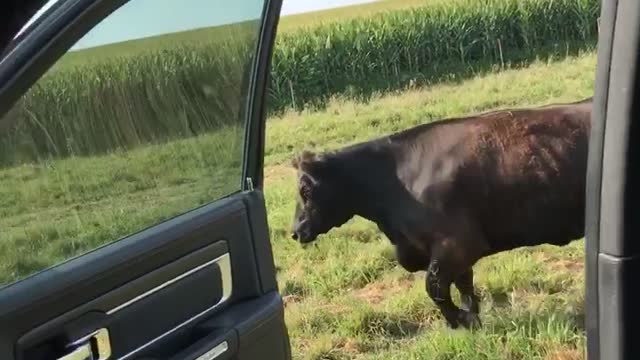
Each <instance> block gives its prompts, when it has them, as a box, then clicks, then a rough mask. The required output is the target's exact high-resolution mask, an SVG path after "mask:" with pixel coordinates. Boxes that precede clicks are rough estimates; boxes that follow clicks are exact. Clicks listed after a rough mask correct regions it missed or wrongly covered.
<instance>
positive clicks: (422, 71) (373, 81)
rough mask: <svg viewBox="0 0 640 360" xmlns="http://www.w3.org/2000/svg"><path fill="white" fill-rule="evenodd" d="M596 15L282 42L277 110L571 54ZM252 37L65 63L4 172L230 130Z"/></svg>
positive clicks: (425, 25) (569, 8)
mask: <svg viewBox="0 0 640 360" xmlns="http://www.w3.org/2000/svg"><path fill="white" fill-rule="evenodd" d="M388 4H391V3H388ZM394 4H395V3H394ZM398 4H400V3H398ZM411 4H414V3H413V2H411ZM376 6H382V7H384V8H385V9H386V7H387V6H388V8H392V6H391V5H387V3H384V4H383V5H379V4H377V5H376ZM380 9H382V8H380ZM598 9H599V1H598V0H482V1H477V0H455V1H444V0H429V1H426V2H425V3H424V6H422V7H411V6H410V7H409V8H402V9H399V10H394V11H382V10H380V11H382V12H380V11H378V12H375V13H373V14H372V15H370V16H366V17H356V18H351V19H350V20H345V21H341V22H330V23H323V24H320V25H316V26H313V27H309V28H303V29H301V30H299V31H296V32H286V31H284V32H282V33H281V34H280V35H279V36H278V38H277V42H276V47H275V50H274V54H273V63H272V74H271V75H272V76H271V80H272V81H271V84H270V88H269V95H268V96H269V107H270V113H271V114H276V113H281V112H282V111H286V109H289V108H296V109H303V108H309V107H314V108H322V107H324V106H326V104H327V102H328V101H329V100H330V99H331V98H332V97H334V96H341V97H346V98H353V99H367V98H369V97H370V96H372V95H373V94H375V93H380V92H382V93H384V92H390V91H394V90H397V89H402V88H405V87H406V86H408V85H410V84H411V85H413V86H421V85H425V84H433V83H437V82H441V81H443V80H447V81H451V80H454V81H460V80H461V79H465V78H468V77H470V76H473V75H474V74H477V73H482V72H487V71H492V70H493V67H494V66H497V67H498V68H501V69H504V68H509V67H510V66H526V64H528V63H530V62H531V61H533V60H534V59H536V58H542V59H550V58H554V57H557V56H559V55H560V56H563V55H567V54H575V53H576V52H579V51H580V50H583V49H587V48H589V47H593V44H594V40H595V36H596V34H597V30H596V17H597V15H598ZM347 14H349V12H347ZM540 19H544V21H541V20H540ZM257 26H258V24H257V22H256V21H247V22H245V23H241V24H235V25H233V26H223V27H217V28H212V29H202V30H194V31H191V32H185V33H180V34H173V35H168V36H161V37H155V38H150V39H143V40H136V41H128V42H124V43H121V44H114V45H108V46H104V47H98V48H94V49H89V50H86V51H80V52H74V53H70V54H68V56H67V57H66V59H65V60H63V61H62V62H61V63H60V64H59V65H58V66H56V68H54V69H53V70H52V71H51V73H49V74H48V75H47V76H45V77H44V79H43V80H41V81H39V82H38V84H37V85H36V86H35V87H34V88H33V89H32V90H31V91H30V92H29V93H28V94H27V96H26V97H25V98H24V101H23V102H22V106H21V107H19V108H17V110H16V111H15V112H14V113H13V114H12V118H11V119H10V121H7V123H8V125H6V126H7V127H8V128H9V129H8V131H3V133H2V136H0V166H11V165H15V164H21V163H26V162H29V161H34V160H38V159H39V158H40V157H43V156H44V157H47V156H50V157H54V158H64V157H68V156H89V155H99V154H104V153H108V152H109V151H111V150H112V149H114V148H132V147H136V146H141V145H147V144H155V143H160V142H164V141H168V140H174V139H180V138H186V137H189V136H194V135H202V134H206V133H208V132H211V131H214V130H215V129H217V128H219V127H224V126H227V125H228V124H230V123H235V121H236V120H237V119H238V117H239V116H241V114H242V110H241V109H242V106H243V105H244V104H243V103H239V102H238V99H239V97H240V96H239V94H240V92H241V91H243V89H244V87H242V86H243V81H244V80H245V78H244V74H245V70H248V69H249V67H250V61H251V54H252V51H253V50H254V47H255V41H256V39H257ZM207 34H208V35H210V36H207ZM212 38H213V39H215V40H211V39H212ZM176 43H179V44H180V46H177V47H176V46H175V44H176ZM496 64H497V65H496ZM70 139H72V140H73V141H70ZM15 148H19V149H20V151H18V152H15V151H13V149H15Z"/></svg>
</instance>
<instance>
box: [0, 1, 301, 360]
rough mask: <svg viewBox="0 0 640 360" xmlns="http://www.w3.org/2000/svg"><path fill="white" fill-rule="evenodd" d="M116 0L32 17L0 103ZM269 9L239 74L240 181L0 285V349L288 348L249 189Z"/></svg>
mask: <svg viewBox="0 0 640 360" xmlns="http://www.w3.org/2000/svg"><path fill="white" fill-rule="evenodd" d="M133 1H135V0H133ZM125 3H127V1H122V0H119V1H89V0H77V1H68V2H67V3H65V4H62V5H60V6H58V7H57V9H56V11H55V12H54V13H53V15H50V16H48V17H46V18H45V19H43V20H42V21H40V22H39V25H38V27H37V28H35V29H33V30H32V31H31V32H29V33H28V34H27V35H25V36H24V43H20V44H18V45H17V46H16V47H14V48H13V49H12V53H11V54H10V55H9V56H8V57H7V58H5V59H4V60H3V61H2V62H1V63H0V114H3V113H4V112H6V111H7V110H8V109H10V108H11V106H12V105H13V104H14V103H15V101H16V100H18V98H19V97H20V96H21V94H22V93H24V92H25V91H27V90H28V89H29V87H30V86H31V85H32V84H33V83H35V82H36V81H37V80H38V78H39V77H40V76H41V75H42V74H43V73H45V71H46V69H47V68H48V67H50V66H52V65H53V64H54V63H55V61H56V60H57V59H58V58H59V57H60V56H62V55H64V54H65V51H66V49H68V48H69V47H70V46H72V45H73V43H74V42H75V41H76V40H77V39H79V38H80V37H82V36H83V34H84V33H86V32H87V31H88V30H89V29H90V28H92V27H93V26H95V25H96V24H97V23H98V22H99V21H100V20H101V19H102V18H104V17H106V16H107V15H109V14H111V13H113V11H115V10H116V9H118V7H120V6H121V5H123V4H125ZM279 10H280V1H266V2H265V5H264V10H263V11H264V13H263V19H262V20H261V21H262V26H261V28H260V34H259V43H258V46H257V48H256V53H255V54H254V61H253V63H251V64H250V67H251V70H250V71H249V72H248V75H250V76H248V78H247V79H246V80H247V82H246V84H247V87H248V89H249V92H250V94H251V95H250V96H249V97H248V99H247V112H246V118H247V120H248V121H247V122H246V131H245V144H244V148H245V150H244V151H245V153H244V154H245V155H244V160H243V161H244V162H243V167H242V169H243V171H242V178H241V179H240V178H239V179H238V182H239V183H241V184H242V185H241V186H240V188H241V190H240V191H238V192H236V193H232V194H230V195H228V196H226V197H224V198H221V199H219V200H216V201H214V202H211V203H208V204H205V205H203V206H200V207H198V208H196V209H192V210H190V211H188V212H186V213H183V214H180V215H178V216H174V217H172V218H170V219H168V220H165V221H163V222H160V223H158V224H156V225H153V226H150V227H148V228H146V229H142V230H140V231H137V232H135V233H133V234H130V235H128V236H126V237H124V238H122V239H120V240H118V241H115V242H111V243H108V244H106V245H102V246H100V247H98V248H96V249H94V250H92V251H90V252H87V253H84V254H82V255H80V256H77V257H74V258H71V259H69V260H67V261H64V262H63V263H60V264H57V265H55V266H54V267H50V268H47V269H45V270H43V271H41V272H38V273H35V274H33V275H31V276H29V277H26V278H24V279H21V280H20V281H17V282H15V283H13V284H9V285H8V286H6V287H5V288H1V289H0V358H2V359H3V360H4V359H6V360H14V359H15V360H32V359H34V360H37V359H58V358H63V359H64V358H65V356H67V357H68V356H69V354H73V353H74V352H75V353H77V354H80V353H81V352H83V351H89V350H90V351H91V352H92V356H94V357H95V356H99V355H100V351H106V350H105V349H107V347H108V351H109V357H108V359H214V358H215V359H274V360H278V359H289V358H290V357H291V355H290V350H289V340H288V335H287V331H286V326H285V324H284V313H283V304H282V300H281V298H280V295H279V293H278V290H277V283H276V279H275V266H274V263H273V254H272V250H271V245H270V243H269V231H268V223H267V213H266V209H265V205H264V197H263V194H262V191H261V186H262V164H263V162H262V156H263V153H264V116H265V115H264V114H265V103H264V100H263V98H264V94H265V87H266V83H267V79H268V68H269V60H270V54H271V46H272V44H273V38H274V36H275V27H276V25H277V20H278V15H279ZM113 240H117V239H113ZM105 339H107V340H106V341H105ZM105 344H106V345H107V347H105ZM101 346H102V348H101ZM86 349H89V350H86Z"/></svg>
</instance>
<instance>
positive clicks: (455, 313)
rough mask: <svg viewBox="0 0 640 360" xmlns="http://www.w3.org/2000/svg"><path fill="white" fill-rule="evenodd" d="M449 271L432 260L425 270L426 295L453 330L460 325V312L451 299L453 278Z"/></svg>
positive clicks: (438, 262)
mask: <svg viewBox="0 0 640 360" xmlns="http://www.w3.org/2000/svg"><path fill="white" fill-rule="evenodd" d="M450 270H451V269H449V268H448V267H446V266H443V264H442V263H441V261H440V260H438V259H433V260H432V261H431V263H430V264H429V269H428V270H427V279H426V280H427V284H426V285H427V293H428V294H429V297H430V298H431V300H433V302H434V303H435V304H436V306H438V308H439V309H440V312H441V313H442V315H443V316H444V318H445V319H446V320H447V323H448V324H449V326H450V327H451V328H453V329H455V328H457V327H458V325H460V321H459V320H460V312H461V311H462V310H460V309H459V308H458V307H457V306H456V305H455V304H454V303H453V300H452V299H451V284H452V283H453V276H451V271H450Z"/></svg>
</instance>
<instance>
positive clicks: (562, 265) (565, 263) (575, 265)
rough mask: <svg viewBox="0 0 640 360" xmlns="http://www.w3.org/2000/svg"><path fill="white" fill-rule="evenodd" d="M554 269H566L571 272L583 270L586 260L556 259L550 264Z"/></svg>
mask: <svg viewBox="0 0 640 360" xmlns="http://www.w3.org/2000/svg"><path fill="white" fill-rule="evenodd" d="M549 265H550V266H551V268H552V269H553V270H566V271H569V272H576V273H577V272H583V271H584V262H583V261H578V260H556V261H552V262H550V264H549Z"/></svg>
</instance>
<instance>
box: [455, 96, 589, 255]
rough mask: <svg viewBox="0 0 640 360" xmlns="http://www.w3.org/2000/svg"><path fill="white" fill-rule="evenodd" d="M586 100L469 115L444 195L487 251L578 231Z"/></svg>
mask: <svg viewBox="0 0 640 360" xmlns="http://www.w3.org/2000/svg"><path fill="white" fill-rule="evenodd" d="M590 114H591V103H590V102H586V103H585V102H582V103H576V104H570V105H561V106H549V107H544V108H539V109H525V110H513V111H500V112H494V113H488V114H482V115H480V116H478V117H477V118H474V119H472V120H469V123H468V128H469V130H468V131H469V132H470V133H471V134H470V135H469V137H468V143H467V152H466V159H465V165H464V166H463V167H462V168H461V169H460V171H459V172H458V174H457V176H456V180H455V182H456V186H455V189H453V191H452V192H451V194H450V196H451V197H452V199H454V200H455V201H454V202H453V203H454V204H456V203H457V204H458V205H459V206H463V207H468V210H469V212H470V213H471V214H473V217H475V218H476V219H477V220H478V223H479V226H480V227H481V228H482V230H483V232H484V235H485V237H486V240H487V241H488V242H489V243H490V245H491V247H492V249H493V250H494V251H502V250H507V249H512V248H516V247H520V246H531V245H537V244H540V243H545V242H546V243H551V244H557V245H564V244H566V243H568V242H569V241H571V240H575V239H578V238H581V237H582V236H584V215H585V180H586V166H587V155H588V135H589V131H590Z"/></svg>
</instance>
